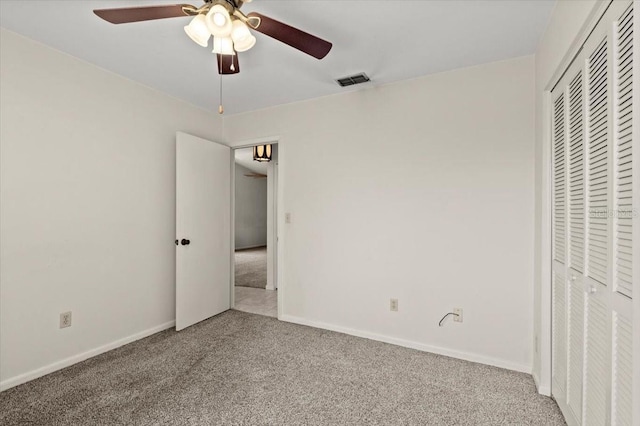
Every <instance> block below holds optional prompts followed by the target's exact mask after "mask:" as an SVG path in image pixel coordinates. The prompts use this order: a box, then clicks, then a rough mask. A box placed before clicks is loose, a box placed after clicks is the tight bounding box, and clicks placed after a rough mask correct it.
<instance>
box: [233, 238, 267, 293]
mask: <svg viewBox="0 0 640 426" xmlns="http://www.w3.org/2000/svg"><path fill="white" fill-rule="evenodd" d="M235 259H236V262H235V263H236V268H235V269H236V285H237V286H239V287H253V288H266V287H267V248H266V247H258V248H252V249H246V250H238V251H236V253H235Z"/></svg>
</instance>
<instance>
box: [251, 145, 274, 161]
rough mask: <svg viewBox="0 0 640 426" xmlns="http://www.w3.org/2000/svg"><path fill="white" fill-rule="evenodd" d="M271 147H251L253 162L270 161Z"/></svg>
mask: <svg viewBox="0 0 640 426" xmlns="http://www.w3.org/2000/svg"><path fill="white" fill-rule="evenodd" d="M271 151H272V149H271V145H258V146H254V147H253V161H259V162H261V163H264V162H268V161H271V153H272V152H271Z"/></svg>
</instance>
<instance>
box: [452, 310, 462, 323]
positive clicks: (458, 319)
mask: <svg viewBox="0 0 640 426" xmlns="http://www.w3.org/2000/svg"><path fill="white" fill-rule="evenodd" d="M453 313H454V314H455V315H454V316H453V322H462V308H453Z"/></svg>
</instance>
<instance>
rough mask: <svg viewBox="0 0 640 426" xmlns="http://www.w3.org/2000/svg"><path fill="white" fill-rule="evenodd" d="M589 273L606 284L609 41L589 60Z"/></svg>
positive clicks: (604, 42) (601, 45)
mask: <svg viewBox="0 0 640 426" xmlns="http://www.w3.org/2000/svg"><path fill="white" fill-rule="evenodd" d="M588 76H589V77H588V80H589V88H588V102H587V110H588V121H589V122H588V129H589V130H588V132H589V147H588V148H589V154H588V158H587V161H588V178H587V181H588V193H587V199H588V206H589V212H588V213H589V214H588V232H587V234H588V247H587V265H588V268H587V273H588V276H589V277H591V278H593V279H595V280H597V281H598V282H600V283H602V284H604V285H606V283H607V266H608V249H607V244H608V238H609V232H608V229H607V222H608V202H609V189H608V187H609V152H608V149H609V144H608V138H609V113H608V108H607V96H608V75H607V41H606V39H605V40H603V41H602V42H601V43H600V44H599V45H598V47H597V48H596V49H595V51H594V52H593V54H592V55H591V56H590V57H589V61H588Z"/></svg>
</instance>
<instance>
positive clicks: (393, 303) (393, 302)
mask: <svg viewBox="0 0 640 426" xmlns="http://www.w3.org/2000/svg"><path fill="white" fill-rule="evenodd" d="M389 310H390V311H391V312H398V299H390V300H389Z"/></svg>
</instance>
